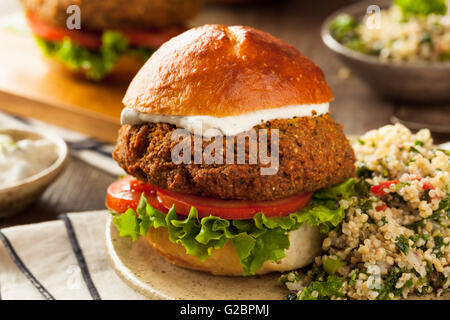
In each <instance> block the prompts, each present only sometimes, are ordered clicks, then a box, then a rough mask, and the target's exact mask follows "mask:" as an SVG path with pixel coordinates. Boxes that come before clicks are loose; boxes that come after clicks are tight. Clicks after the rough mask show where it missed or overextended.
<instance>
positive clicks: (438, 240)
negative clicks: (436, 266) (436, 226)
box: [433, 236, 444, 258]
mask: <svg viewBox="0 0 450 320" xmlns="http://www.w3.org/2000/svg"><path fill="white" fill-rule="evenodd" d="M433 240H434V252H435V254H436V257H437V258H441V257H442V252H441V251H440V249H441V247H442V246H443V245H444V238H443V237H442V236H434V237H433Z"/></svg>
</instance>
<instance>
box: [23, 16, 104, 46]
mask: <svg viewBox="0 0 450 320" xmlns="http://www.w3.org/2000/svg"><path fill="white" fill-rule="evenodd" d="M27 18H28V23H29V25H30V28H31V30H32V31H33V33H34V34H35V35H37V36H39V37H41V38H43V39H46V40H50V41H62V40H63V39H64V38H66V37H69V38H70V39H71V40H72V41H73V42H75V43H77V44H79V45H81V46H83V47H86V48H88V49H98V48H100V47H101V45H102V35H101V33H97V32H87V31H80V30H69V29H67V28H64V27H59V26H54V25H51V24H49V23H47V22H44V21H42V20H40V19H39V18H38V17H36V16H35V15H34V14H32V13H27Z"/></svg>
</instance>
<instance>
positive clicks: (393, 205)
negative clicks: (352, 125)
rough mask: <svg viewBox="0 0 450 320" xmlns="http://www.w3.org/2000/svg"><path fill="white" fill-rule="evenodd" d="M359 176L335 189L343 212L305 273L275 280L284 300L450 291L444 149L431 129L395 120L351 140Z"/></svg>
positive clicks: (448, 180)
mask: <svg viewBox="0 0 450 320" xmlns="http://www.w3.org/2000/svg"><path fill="white" fill-rule="evenodd" d="M353 147H354V150H355V154H356V157H357V164H356V165H357V176H356V178H355V179H350V180H348V181H347V182H346V183H345V184H343V186H345V190H341V192H340V199H341V200H340V201H339V204H340V205H343V206H344V207H345V208H346V210H345V212H346V216H345V218H344V220H343V221H342V223H341V224H339V225H338V226H337V227H336V228H335V229H333V230H332V231H330V232H329V233H328V235H327V237H326V238H325V239H324V240H323V243H322V248H323V254H322V255H321V256H319V257H316V259H315V262H314V264H313V266H312V268H309V270H308V271H301V270H300V271H293V272H290V273H287V274H285V275H283V276H282V277H281V278H280V281H281V282H282V283H284V284H285V285H286V287H287V288H288V289H289V290H290V292H291V293H290V294H288V296H287V298H288V299H298V300H318V299H379V300H380V299H401V298H407V297H408V296H410V295H412V294H414V295H416V296H421V295H427V294H433V295H435V296H436V295H437V296H440V295H442V294H444V293H446V292H448V291H449V285H450V281H449V275H450V266H449V260H450V246H449V242H450V231H449V217H450V165H449V160H450V153H449V151H446V150H441V149H438V148H436V147H435V146H434V145H433V140H432V138H431V135H430V131H429V130H427V129H423V130H421V131H419V132H417V133H416V134H412V133H411V132H410V131H409V130H408V129H407V128H406V127H404V126H403V125H401V124H396V125H388V126H385V127H382V128H380V129H378V130H372V131H369V132H367V133H366V134H365V135H364V136H362V137H361V138H360V139H359V140H358V141H357V142H355V144H354V146H353Z"/></svg>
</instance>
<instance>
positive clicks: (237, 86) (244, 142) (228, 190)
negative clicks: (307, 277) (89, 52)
mask: <svg viewBox="0 0 450 320" xmlns="http://www.w3.org/2000/svg"><path fill="white" fill-rule="evenodd" d="M332 98H333V95H332V93H331V90H330V88H329V87H328V85H327V83H326V81H325V78H324V75H323V73H322V71H321V70H320V68H319V67H318V66H316V65H315V64H314V63H313V62H312V61H311V60H309V59H308V58H307V57H305V56H303V55H302V54H301V53H300V52H299V51H297V49H295V48H294V47H292V46H290V45H288V44H286V43H284V42H282V41H281V40H279V39H277V38H275V37H273V36H271V35H270V34H268V33H265V32H262V31H259V30H256V29H253V28H250V27H243V26H232V27H227V26H222V25H205V26H202V27H199V28H194V29H191V30H189V31H187V32H185V33H183V34H181V35H179V36H177V37H175V38H173V39H171V40H170V41H168V42H167V43H165V44H164V45H162V46H161V48H160V49H159V50H158V51H156V52H155V53H154V54H153V56H152V57H151V58H150V59H149V60H148V61H147V62H146V64H145V65H144V66H143V67H142V69H141V70H140V71H139V72H138V74H137V75H136V77H135V78H134V80H133V81H132V82H131V84H130V86H129V88H128V91H127V93H126V95H125V97H124V100H123V103H124V105H125V108H124V109H123V111H122V127H121V129H120V132H119V139H118V143H117V145H116V147H115V149H114V152H113V157H114V159H115V160H116V161H117V162H118V163H119V165H120V166H121V167H122V168H123V169H124V170H125V171H126V172H127V173H128V175H127V176H125V177H123V178H122V179H119V180H118V181H116V182H115V183H113V184H112V185H111V186H110V187H109V188H108V191H107V199H106V205H107V207H108V208H109V209H110V211H111V213H112V215H113V222H114V224H115V225H116V226H117V229H118V231H119V233H120V236H122V237H130V238H132V239H133V240H137V239H138V238H140V237H143V238H145V239H146V241H148V243H149V244H150V245H151V246H152V247H153V248H154V249H155V250H156V251H157V252H158V253H160V254H161V255H162V256H163V257H164V258H165V259H166V260H168V261H169V262H171V263H174V264H176V265H178V266H181V267H185V268H190V269H195V270H201V271H205V272H210V273H212V274H216V275H230V276H242V275H244V276H249V275H256V274H258V275H259V274H265V273H269V272H275V271H280V272H283V271H287V270H293V269H297V268H301V267H303V266H306V265H308V264H310V263H311V262H313V260H314V258H315V257H316V256H317V255H319V254H320V251H321V242H322V237H323V235H324V234H326V233H328V232H329V231H330V230H332V229H334V228H335V227H337V226H338V224H339V223H340V222H341V220H342V219H343V218H344V216H345V207H344V206H345V201H342V200H348V201H350V200H349V199H350V198H351V197H352V192H353V185H354V180H353V179H352V178H351V177H352V176H353V175H354V171H355V168H354V162H355V157H354V154H353V150H352V148H351V147H350V144H349V142H348V140H347V139H346V137H345V135H344V133H343V130H342V127H341V125H339V124H338V123H336V122H335V121H334V120H333V119H332V118H331V117H330V114H329V102H330V101H331V100H332Z"/></svg>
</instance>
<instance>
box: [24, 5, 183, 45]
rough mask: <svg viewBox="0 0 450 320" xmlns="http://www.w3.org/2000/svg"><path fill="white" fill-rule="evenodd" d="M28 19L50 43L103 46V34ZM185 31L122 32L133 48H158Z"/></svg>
mask: <svg viewBox="0 0 450 320" xmlns="http://www.w3.org/2000/svg"><path fill="white" fill-rule="evenodd" d="M27 19H28V22H29V25H30V28H31V30H32V31H33V33H34V34H35V35H37V36H39V37H41V38H44V39H47V40H50V41H62V40H63V39H64V38H66V37H69V38H70V39H71V40H72V41H73V42H75V43H77V44H79V45H80V46H83V47H86V48H88V49H94V50H95V49H99V48H100V47H101V45H102V33H101V32H91V31H85V30H84V31H81V30H69V29H67V28H64V27H60V26H55V25H52V24H49V23H47V22H45V21H42V20H40V19H39V18H38V17H36V15H34V14H33V13H31V12H28V13H27ZM184 31H186V28H183V27H170V28H166V29H161V30H157V29H155V30H145V31H141V30H122V31H121V32H122V33H123V34H124V35H125V36H126V37H127V38H128V39H129V41H130V44H131V45H132V46H141V47H146V48H158V47H160V46H161V45H162V44H163V43H164V42H166V41H168V40H170V39H171V38H173V37H174V36H176V35H178V34H180V33H182V32H184Z"/></svg>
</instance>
